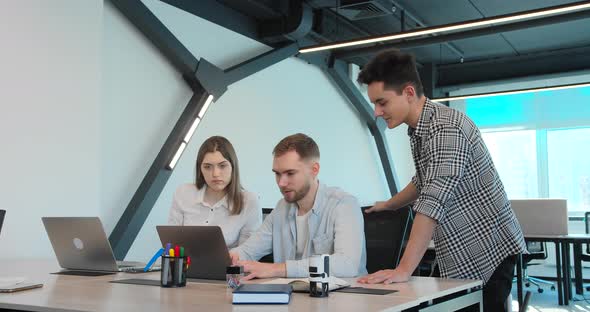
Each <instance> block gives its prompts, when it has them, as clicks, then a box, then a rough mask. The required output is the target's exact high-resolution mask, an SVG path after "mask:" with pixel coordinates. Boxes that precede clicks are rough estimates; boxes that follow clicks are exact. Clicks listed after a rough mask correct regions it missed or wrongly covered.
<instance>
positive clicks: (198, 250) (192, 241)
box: [156, 225, 231, 280]
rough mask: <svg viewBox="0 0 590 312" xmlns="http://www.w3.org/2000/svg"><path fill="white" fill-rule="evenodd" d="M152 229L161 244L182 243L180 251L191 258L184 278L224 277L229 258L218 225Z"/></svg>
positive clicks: (169, 226) (223, 278)
mask: <svg viewBox="0 0 590 312" xmlns="http://www.w3.org/2000/svg"><path fill="white" fill-rule="evenodd" d="M156 229H157V230H158V235H159V236H160V241H161V242H162V246H166V244H167V243H170V244H172V246H173V247H174V246H175V245H178V246H183V247H184V254H185V255H186V256H190V257H191V265H190V267H189V269H188V271H187V273H186V276H187V277H188V278H198V279H213V280H225V270H226V268H227V266H229V265H231V258H230V257H229V252H228V250H227V246H226V245H225V239H224V238H223V233H222V232H221V228H220V227H218V226H187V225H185V226H174V225H160V226H156Z"/></svg>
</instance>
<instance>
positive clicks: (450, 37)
mask: <svg viewBox="0 0 590 312" xmlns="http://www.w3.org/2000/svg"><path fill="white" fill-rule="evenodd" d="M585 18H590V10H585V11H577V12H572V13H565V14H561V15H553V16H548V17H543V18H537V19H534V20H525V21H518V22H513V23H509V24H502V25H496V26H490V27H485V28H481V29H470V30H463V31H457V32H453V33H449V34H442V35H439V36H436V37H426V38H418V39H409V40H398V41H393V42H387V43H381V44H377V45H373V46H369V47H357V48H349V49H346V50H345V49H341V50H337V51H334V57H336V58H339V59H346V58H350V57H358V56H366V55H368V54H373V53H377V52H379V51H382V50H385V49H391V48H397V49H405V48H415V47H421V46H428V45H433V44H440V43H444V42H449V41H454V40H461V39H467V38H473V37H481V36H486V35H492V34H497V33H503V32H509V31H515V30H521V29H527V28H533V27H540V26H546V25H551V24H558V23H564V22H569V21H574V20H579V19H585ZM442 26H444V25H441V27H442ZM547 40H548V39H547Z"/></svg>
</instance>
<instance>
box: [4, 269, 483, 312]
mask: <svg viewBox="0 0 590 312" xmlns="http://www.w3.org/2000/svg"><path fill="white" fill-rule="evenodd" d="M58 269H59V267H58V265H57V263H56V262H55V261H54V260H51V261H47V260H46V261H19V262H16V261H1V262H0V277H9V276H14V277H16V276H23V277H27V280H28V281H32V282H42V283H44V286H43V288H38V289H33V290H27V291H22V292H17V293H12V294H0V309H1V308H4V309H20V310H30V311H55V310H56V309H59V310H67V311H131V310H141V311H143V312H145V311H167V310H175V311H183V310H186V311H196V310H200V309H204V310H206V311H207V310H215V311H355V310H356V311H382V310H385V311H399V310H403V309H407V308H411V307H415V306H418V305H419V304H420V303H422V302H425V301H428V300H431V299H434V298H439V297H442V296H445V295H447V294H452V293H456V292H460V291H463V290H468V289H473V288H475V287H478V286H481V282H480V281H474V280H452V279H439V278H427V277H414V278H412V279H411V280H410V282H408V283H400V284H391V285H362V286H364V287H371V288H379V289H395V290H398V292H396V293H393V294H389V295H359V294H348V293H338V292H333V293H330V296H329V297H328V298H311V297H309V296H308V295H306V294H300V293H293V295H292V297H291V303H290V304H289V305H232V304H231V291H230V290H228V289H227V287H226V286H225V285H224V284H219V283H206V282H204V283H201V282H191V283H188V284H187V286H186V287H183V288H175V289H171V288H160V287H155V286H143V285H128V284H118V283H109V281H111V280H117V279H127V278H144V279H155V280H157V279H159V273H145V274H129V273H118V274H115V275H105V276H98V277H80V276H68V275H55V274H49V272H56V271H58ZM347 280H348V281H349V282H351V283H352V284H353V285H352V286H361V285H358V284H356V283H355V279H347Z"/></svg>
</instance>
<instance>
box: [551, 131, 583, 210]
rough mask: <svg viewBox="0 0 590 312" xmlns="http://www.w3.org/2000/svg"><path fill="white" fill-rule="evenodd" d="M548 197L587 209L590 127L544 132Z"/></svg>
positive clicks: (575, 208)
mask: <svg viewBox="0 0 590 312" xmlns="http://www.w3.org/2000/svg"><path fill="white" fill-rule="evenodd" d="M547 153H548V155H547V158H548V177H549V179H548V180H549V197H551V198H566V199H567V200H568V201H567V205H568V210H569V211H570V212H578V211H590V128H580V129H563V130H548V131H547Z"/></svg>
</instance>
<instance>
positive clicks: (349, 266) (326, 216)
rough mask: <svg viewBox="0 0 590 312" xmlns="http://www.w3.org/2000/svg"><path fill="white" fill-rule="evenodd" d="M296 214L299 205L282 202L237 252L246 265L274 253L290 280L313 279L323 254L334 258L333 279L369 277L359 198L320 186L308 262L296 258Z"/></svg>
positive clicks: (306, 252) (304, 257) (312, 218)
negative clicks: (316, 258) (312, 262)
mask: <svg viewBox="0 0 590 312" xmlns="http://www.w3.org/2000/svg"><path fill="white" fill-rule="evenodd" d="M296 215H297V204H296V203H288V202H286V201H285V200H284V199H281V200H280V201H279V202H278V203H277V206H276V208H275V209H273V211H272V213H271V214H269V215H268V216H267V217H266V219H265V220H264V222H263V223H262V226H261V227H260V228H259V229H258V231H256V232H255V233H254V234H253V235H252V236H250V238H249V239H248V240H246V242H244V243H243V244H241V245H240V246H238V247H237V248H234V249H232V252H237V253H239V255H240V259H242V260H259V259H260V258H261V257H263V256H265V255H267V254H269V253H271V252H272V253H273V256H274V261H275V262H276V263H282V262H285V263H286V266H287V277H307V276H309V257H311V256H312V255H320V254H329V255H330V275H333V276H336V277H355V276H361V275H365V274H367V269H366V262H367V253H366V248H365V231H364V225H363V216H362V212H361V208H360V205H359V203H358V201H357V199H356V198H355V197H354V196H352V195H350V194H348V193H346V192H344V191H342V190H341V189H339V188H335V187H327V186H325V185H324V184H321V183H320V185H319V187H318V190H317V194H316V197H315V201H314V204H313V207H312V209H311V214H310V216H309V236H308V241H307V243H306V245H305V249H304V251H303V255H302V259H296V257H295V251H296V247H297V229H296V222H295V219H296V218H295V217H296Z"/></svg>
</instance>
